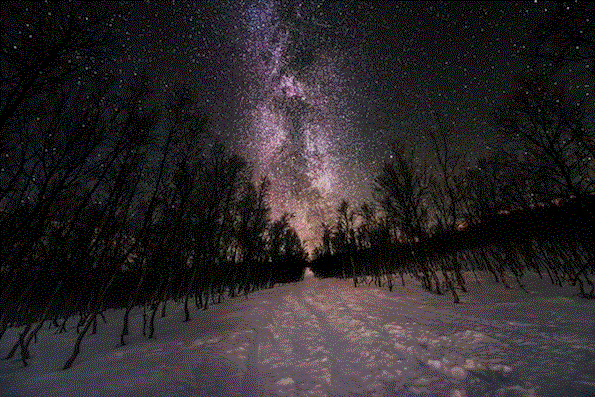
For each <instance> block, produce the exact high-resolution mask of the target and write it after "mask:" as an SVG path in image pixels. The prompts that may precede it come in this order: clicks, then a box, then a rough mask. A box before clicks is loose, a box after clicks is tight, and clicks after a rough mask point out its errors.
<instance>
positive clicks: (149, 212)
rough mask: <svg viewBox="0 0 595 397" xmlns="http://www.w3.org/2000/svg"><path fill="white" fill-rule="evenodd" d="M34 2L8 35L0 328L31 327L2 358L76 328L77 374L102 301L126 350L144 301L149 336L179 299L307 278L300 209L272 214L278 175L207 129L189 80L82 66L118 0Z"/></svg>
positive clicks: (0, 119) (0, 182) (96, 55)
mask: <svg viewBox="0 0 595 397" xmlns="http://www.w3.org/2000/svg"><path fill="white" fill-rule="evenodd" d="M31 7H35V8H36V10H35V11H36V12H35V13H34V14H33V15H35V19H34V20H29V21H27V22H28V23H27V24H26V25H24V26H22V27H26V29H27V30H26V32H25V33H29V34H22V35H21V36H20V37H18V38H15V37H13V36H11V35H9V33H10V31H7V30H4V31H3V32H2V40H3V42H2V55H1V56H2V59H1V62H2V63H1V65H2V69H1V72H2V76H1V80H0V84H1V86H0V90H1V98H2V99H1V101H0V131H1V135H0V139H1V143H0V153H1V155H0V158H1V159H0V163H1V164H0V166H1V173H0V208H1V212H0V247H1V248H0V251H1V252H0V257H1V258H2V262H1V264H0V338H1V337H2V336H3V335H4V333H5V331H6V329H7V328H8V327H11V326H20V325H24V329H23V330H22V332H21V333H20V337H19V339H18V340H16V341H15V343H14V348H13V349H12V350H11V351H10V352H9V353H8V355H7V357H6V358H11V357H13V355H14V354H15V353H16V352H17V351H20V352H21V357H22V360H23V364H24V365H27V359H28V356H29V354H28V346H29V344H30V343H31V341H32V340H33V339H36V335H37V333H38V332H39V330H40V328H41V326H42V324H44V322H45V321H46V320H51V326H53V327H55V328H56V330H57V332H59V333H61V332H77V333H78V337H77V340H76V343H75V345H74V346H73V352H72V355H71V357H70V358H69V359H68V360H67V362H65V363H64V365H63V367H64V368H65V369H66V368H69V367H70V366H71V365H72V363H73V362H74V360H75V358H76V356H77V354H78V352H79V346H80V344H81V341H82V340H83V338H84V337H85V335H87V334H93V333H95V332H97V322H98V321H102V318H104V316H103V314H102V313H103V311H105V310H106V309H109V308H125V311H124V315H123V318H122V327H121V329H122V331H121V336H120V341H119V342H120V344H122V345H124V344H126V336H127V335H128V323H129V319H128V317H129V313H130V311H131V309H132V308H133V307H135V306H139V305H140V306H142V307H143V308H145V309H146V316H145V324H146V331H145V328H143V334H145V333H146V336H147V338H152V337H153V335H154V329H155V317H156V316H157V315H159V316H161V317H163V316H166V314H167V307H166V304H167V302H168V300H170V299H173V300H175V301H176V302H177V301H180V300H182V301H183V304H184V313H185V315H184V318H182V319H181V321H190V320H191V318H192V317H191V314H190V311H191V306H193V307H195V308H196V309H202V310H206V309H207V308H208V307H209V305H210V304H211V302H212V303H217V302H221V300H222V299H226V298H228V297H230V298H233V297H235V296H238V295H244V296H246V295H247V294H249V293H251V292H252V291H254V290H257V289H262V288H270V287H273V286H274V285H275V284H276V283H287V282H292V281H296V280H300V279H301V278H302V273H303V267H304V262H305V259H306V253H305V251H304V249H303V248H302V245H301V242H300V241H299V238H298V236H297V234H296V232H295V230H294V229H293V228H292V227H291V226H290V215H289V214H286V215H284V216H282V217H281V218H280V219H277V220H272V219H271V218H270V214H269V212H270V209H269V206H268V204H267V189H268V187H269V182H268V180H267V179H266V178H263V179H261V180H255V177H254V175H253V172H252V171H251V168H250V166H249V164H248V163H247V162H246V161H245V160H244V159H242V158H241V157H238V156H237V155H233V154H231V153H229V151H228V150H226V149H225V147H224V145H223V144H222V143H220V142H219V143H218V142H217V139H216V137H213V136H209V134H210V132H209V128H208V124H209V119H208V115H206V114H204V112H202V111H201V109H199V108H198V106H196V101H195V99H193V98H194V94H193V92H191V90H190V89H189V88H188V87H185V86H180V88H179V89H176V90H172V91H171V92H167V93H166V92H157V91H156V90H155V89H154V87H152V85H151V82H150V81H148V80H147V79H146V78H144V77H143V76H132V77H131V79H130V80H129V81H126V82H123V83H121V82H118V80H117V78H116V76H115V75H111V74H110V73H109V71H105V72H104V73H99V72H97V71H96V70H95V71H94V72H93V73H87V72H86V71H87V70H88V69H89V68H88V63H89V62H99V60H100V59H101V56H108V53H106V52H105V48H106V46H107V43H109V40H110V31H109V29H108V23H109V21H110V18H112V17H113V15H114V13H115V12H117V9H114V8H115V7H114V5H113V4H107V5H105V6H104V7H100V6H98V5H97V4H90V3H89V4H87V5H81V4H74V5H73V4H69V5H67V4H65V3H60V4H54V3H51V4H43V5H42V4H38V5H31ZM52 12H53V13H54V14H55V15H54V17H47V16H48V15H51V13H52ZM83 15H85V18H83V17H82V16H83ZM73 316H77V317H78V318H79V321H78V324H77V326H76V330H68V329H67V328H66V327H65V324H66V321H67V320H68V319H69V318H71V317H73Z"/></svg>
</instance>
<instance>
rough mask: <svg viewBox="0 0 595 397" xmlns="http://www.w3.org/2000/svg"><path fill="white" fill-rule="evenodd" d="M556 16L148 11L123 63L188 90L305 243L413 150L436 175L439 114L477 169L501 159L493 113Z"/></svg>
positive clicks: (486, 11) (271, 4)
mask: <svg viewBox="0 0 595 397" xmlns="http://www.w3.org/2000/svg"><path fill="white" fill-rule="evenodd" d="M552 7H553V4H551V3H549V2H542V1H539V2H536V3H535V2H473V3H471V2H465V3H455V2H393V1H384V2H381V1H378V2H366V1H356V0H345V1H343V2H327V1H298V0H295V1H294V0H245V1H242V0H205V1H202V2H195V1H176V2H172V3H169V2H168V3H165V2H149V1H147V2H142V3H135V5H134V7H131V11H130V14H129V15H127V16H126V18H124V19H125V20H124V22H123V23H122V25H121V26H118V27H115V30H116V33H117V34H118V37H120V39H121V42H119V43H118V44H117V49H116V51H114V54H115V55H114V62H115V63H116V65H117V69H118V70H121V71H122V72H121V73H123V78H124V79H125V78H126V77H127V76H129V75H130V72H131V71H133V70H136V71H143V70H144V71H149V72H150V73H153V74H154V75H155V77H156V78H157V80H158V81H159V82H160V83H161V84H163V85H164V87H165V89H166V90H167V89H169V87H171V86H175V85H176V84H179V83H180V82H181V83H188V84H191V85H192V86H193V87H195V89H196V93H197V95H196V98H197V101H198V102H199V105H200V106H202V107H203V108H204V110H205V111H206V112H207V113H208V116H209V119H210V126H211V129H212V133H213V134H214V135H217V137H218V139H219V140H220V141H222V142H223V143H224V144H225V145H226V146H227V147H228V148H229V149H230V151H233V152H237V153H239V154H241V155H242V156H244V157H245V158H246V159H247V160H248V161H249V163H250V164H251V165H252V167H253V170H254V174H255V176H254V178H255V181H258V180H260V178H261V177H262V176H267V177H268V178H270V180H271V182H272V183H271V188H270V204H271V208H272V216H273V217H277V216H279V215H281V214H282V213H283V212H284V211H287V212H290V213H295V217H294V219H293V221H292V222H293V223H294V225H295V226H296V227H297V229H298V230H299V233H300V237H302V239H303V240H306V241H307V240H312V243H311V244H310V248H311V247H312V245H316V244H317V241H316V240H317V238H318V237H319V236H320V235H319V229H320V223H321V222H324V221H330V219H329V218H330V217H332V216H333V215H332V214H333V209H334V208H335V207H336V205H337V202H338V200H340V199H343V198H345V199H347V200H349V201H350V203H352V204H353V205H355V204H357V203H360V202H361V201H363V200H367V201H372V200H373V197H372V190H373V187H372V186H373V180H374V177H375V175H377V173H378V171H379V168H380V166H381V164H382V162H383V161H385V160H386V159H388V158H389V153H388V149H389V145H388V143H389V142H390V141H391V140H393V139H395V138H396V139H399V140H400V141H402V142H403V143H405V144H406V145H407V146H409V147H411V148H414V149H415V150H416V152H417V153H418V155H419V156H420V157H424V160H427V161H432V155H433V154H432V152H431V151H430V150H429V148H428V145H427V142H426V141H427V140H426V139H425V137H426V136H427V131H428V128H430V127H431V122H430V121H429V120H430V119H431V117H430V116H429V114H430V112H431V111H435V110H436V111H440V112H442V113H443V114H444V115H445V117H446V118H447V119H448V120H449V121H452V122H453V123H454V124H456V131H455V132H456V134H455V138H456V142H454V143H455V144H457V145H459V146H460V147H461V148H462V149H463V150H465V151H467V153H468V154H469V158H471V159H473V158H477V157H480V156H482V154H485V153H486V152H488V151H489V150H490V147H493V146H494V143H495V142H494V141H495V140H496V139H497V134H496V133H495V131H494V129H493V127H492V118H491V115H490V112H491V111H492V110H493V109H494V106H495V105H497V104H498V103H499V101H501V100H502V98H503V97H505V96H506V95H507V92H509V91H510V90H511V88H513V86H514V84H515V76H516V75H518V73H519V72H520V71H521V70H523V69H524V68H526V67H527V65H528V64H529V63H530V56H529V54H528V52H529V48H530V42H531V34H532V31H533V30H534V28H535V27H536V26H537V25H536V24H537V23H539V21H543V20H544V19H546V18H548V17H549V14H550V13H551V10H552Z"/></svg>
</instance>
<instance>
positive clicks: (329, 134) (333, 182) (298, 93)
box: [245, 1, 351, 241]
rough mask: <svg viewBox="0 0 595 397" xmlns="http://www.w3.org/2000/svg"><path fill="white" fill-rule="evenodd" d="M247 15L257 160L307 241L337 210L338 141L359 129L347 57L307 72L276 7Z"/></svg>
mask: <svg viewBox="0 0 595 397" xmlns="http://www.w3.org/2000/svg"><path fill="white" fill-rule="evenodd" d="M245 15H246V16H247V18H246V28H247V31H248V32H249V34H248V40H246V51H247V54H248V55H249V56H248V57H247V66H248V67H249V68H250V70H251V72H252V82H251V83H252V84H251V90H250V92H251V95H252V96H253V97H252V98H251V101H250V102H251V103H252V104H253V108H252V109H251V111H250V116H249V121H250V122H249V124H248V125H249V131H248V132H249V135H250V140H251V142H250V147H252V148H253V150H252V153H251V154H252V158H253V160H254V162H255V163H256V164H257V170H258V174H259V176H267V177H268V178H269V179H270V180H271V182H272V183H271V192H270V199H271V200H270V201H271V204H272V207H273V216H278V215H279V214H280V213H282V212H289V213H293V214H294V215H295V218H294V225H295V226H296V228H298V229H299V231H300V234H301V236H302V238H304V239H305V240H306V241H307V240H310V239H311V238H314V237H315V236H316V235H317V234H318V231H317V229H318V228H319V227H320V224H321V223H322V222H325V221H327V222H328V219H327V218H328V217H329V216H331V214H332V211H330V209H331V207H332V206H333V204H334V202H335V201H336V197H335V196H336V195H335V192H336V191H337V183H338V177H339V175H338V172H339V167H340V165H341V164H340V161H339V158H338V156H337V150H336V145H337V142H338V141H342V140H343V139H345V138H346V137H348V135H349V133H348V132H349V130H350V129H351V126H350V120H349V119H348V118H346V117H344V114H345V111H346V103H345V101H346V100H347V98H346V96H345V95H344V86H343V81H342V76H341V73H342V72H343V71H342V70H341V69H340V68H338V67H337V65H340V64H341V62H340V60H337V59H336V55H334V54H332V53H325V54H322V55H321V56H319V57H318V58H317V59H315V60H314V61H313V63H312V65H310V67H309V68H308V69H307V70H296V69H295V68H293V67H292V65H291V64H290V62H289V54H290V52H291V46H292V45H293V39H294V38H293V36H292V32H290V31H288V29H286V28H285V27H283V26H281V23H280V20H279V17H278V14H277V8H276V6H275V4H274V3H272V2H270V1H261V2H259V3H257V4H256V5H254V6H252V7H250V8H249V9H248V10H247V11H246V13H245Z"/></svg>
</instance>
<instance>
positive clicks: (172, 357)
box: [0, 275, 595, 397]
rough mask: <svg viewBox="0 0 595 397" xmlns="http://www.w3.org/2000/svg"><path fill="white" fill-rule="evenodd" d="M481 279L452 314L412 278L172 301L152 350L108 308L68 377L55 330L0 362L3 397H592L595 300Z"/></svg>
mask: <svg viewBox="0 0 595 397" xmlns="http://www.w3.org/2000/svg"><path fill="white" fill-rule="evenodd" d="M480 281H481V283H480V284H478V283H477V282H475V280H474V277H473V276H469V277H468V283H469V285H468V287H469V293H468V294H461V298H462V300H463V303H462V304H459V305H454V304H453V303H452V299H451V297H450V296H437V295H433V294H431V293H428V292H426V291H424V290H422V289H421V288H420V287H419V286H417V284H416V283H414V282H413V281H409V282H408V283H407V285H406V286H405V287H400V283H398V284H397V285H396V288H395V289H394V290H393V292H389V291H388V290H386V289H382V290H380V289H377V288H373V287H366V286H363V287H361V288H360V287H358V288H357V289H354V288H353V287H352V284H351V281H348V280H336V279H329V280H318V279H315V278H313V277H311V276H310V277H306V278H305V280H304V281H303V282H300V283H296V284H291V285H285V286H281V287H277V288H275V289H271V290H265V291H260V292H257V293H254V294H252V295H250V296H249V297H248V299H247V300H246V299H244V298H243V297H240V298H236V299H234V300H230V301H226V302H224V303H222V304H220V305H215V306H212V307H211V308H210V309H209V310H208V311H205V312H196V311H195V312H193V314H192V321H190V322H189V323H182V322H181V318H182V313H181V310H180V308H175V307H174V305H173V304H172V305H171V306H170V310H169V313H168V316H167V317H166V318H164V319H161V318H158V319H157V324H156V335H155V339H154V340H152V341H148V340H147V339H145V338H144V337H142V335H140V324H141V323H142V317H141V316H142V315H141V313H140V310H138V309H137V310H136V311H134V312H133V313H132V314H133V315H132V317H131V319H132V327H131V335H130V336H129V338H128V340H129V344H128V345H126V346H124V347H119V346H118V341H119V337H118V335H119V332H118V331H119V327H120V325H121V311H108V312H107V313H106V318H107V324H104V323H103V322H102V321H100V322H99V327H98V328H99V329H98V334H97V335H89V336H88V337H87V338H85V340H84V341H83V345H82V350H81V354H80V355H79V358H78V359H77V360H76V361H75V363H74V366H73V367H72V368H71V369H70V370H67V371H62V370H60V369H59V368H60V367H61V366H62V365H63V363H64V361H65V360H66V358H67V357H68V355H69V354H70V351H71V348H72V344H73V342H74V339H75V338H76V332H75V331H74V330H72V329H71V330H70V331H69V332H68V333H67V334H61V335H55V334H54V330H53V329H52V330H50V331H47V330H46V328H47V327H45V326H44V329H43V331H40V339H39V341H38V343H36V344H33V343H32V346H31V348H30V350H31V360H30V365H29V367H26V368H23V367H22V365H21V362H20V359H19V357H20V356H19V354H20V353H17V355H16V356H17V358H16V359H13V360H8V361H6V360H0V395H1V396H217V397H221V396H447V397H455V396H457V397H460V396H469V397H471V396H595V302H594V301H592V300H591V301H589V300H583V299H581V298H579V297H578V296H576V290H575V289H573V288H570V287H567V288H559V287H555V286H552V285H550V283H549V280H545V279H544V280H539V278H537V277H535V276H527V277H526V279H525V282H526V285H527V291H528V293H526V292H524V291H522V290H520V289H518V288H515V289H512V290H506V289H504V288H503V287H502V286H501V285H496V284H494V283H493V281H492V280H491V278H490V277H488V276H487V275H484V276H483V277H482V278H480ZM70 325H71V326H72V325H75V320H74V319H71V322H70ZM16 332H17V330H15V329H11V330H9V331H7V334H6V335H5V336H4V338H3V339H2V342H1V343H0V355H2V356H4V355H6V353H7V351H8V350H9V348H10V346H11V345H12V343H13V342H14V338H15V335H16Z"/></svg>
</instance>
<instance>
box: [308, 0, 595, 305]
mask: <svg viewBox="0 0 595 397" xmlns="http://www.w3.org/2000/svg"><path fill="white" fill-rule="evenodd" d="M592 11H593V7H592V6H591V5H588V4H581V3H575V4H566V3H563V4H562V3H561V4H559V5H558V6H556V8H555V12H554V13H552V17H551V20H549V21H546V22H544V23H543V24H542V25H540V26H539V27H538V28H537V29H536V32H535V33H534V34H533V35H532V36H531V38H532V40H533V41H532V42H531V43H529V44H530V45H528V46H527V48H531V53H530V54H527V55H528V56H527V60H528V64H527V70H526V71H525V72H523V73H522V74H521V75H520V76H519V78H518V84H517V88H516V89H515V90H513V91H512V92H510V93H509V94H508V95H507V96H505V97H504V98H502V100H501V101H500V103H499V105H498V106H496V107H495V108H494V110H493V120H494V124H493V127H494V129H495V130H496V132H497V133H498V136H499V137H500V143H499V144H497V145H495V149H492V150H490V152H489V153H488V154H487V155H486V156H483V157H480V158H471V156H469V155H468V153H465V152H463V151H462V150H461V148H460V147H459V146H458V145H457V142H458V141H459V139H458V130H457V127H456V124H455V123H453V122H452V120H449V119H448V117H446V116H444V115H442V114H441V113H440V112H434V113H433V114H432V120H431V123H430V124H431V127H429V128H428V129H427V131H425V134H424V135H425V136H426V138H427V139H426V141H427V148H425V150H423V151H422V150H420V149H419V148H417V150H414V148H411V147H408V145H407V144H406V143H405V142H394V143H393V146H392V152H391V159H390V160H389V161H387V162H386V163H385V164H384V165H383V167H382V169H381V170H380V172H379V173H378V175H377V177H376V179H375V181H374V190H375V194H376V196H375V203H373V204H364V205H362V206H361V207H359V208H351V207H350V206H349V204H348V203H347V202H346V201H344V202H342V203H341V204H340V205H339V206H338V208H337V218H336V219H337V220H336V222H335V224H333V225H323V227H324V230H325V233H324V237H323V242H322V245H321V247H320V248H319V249H318V250H317V253H316V254H317V259H316V260H315V261H314V262H313V263H312V265H311V267H312V270H313V271H314V272H315V274H317V275H319V276H322V277H327V276H333V277H337V276H340V277H353V282H354V285H355V286H357V285H358V283H361V282H368V283H371V282H372V281H374V282H376V284H377V285H387V286H388V288H390V289H392V288H393V286H394V283H395V281H394V278H395V277H397V278H398V277H399V276H400V279H401V282H404V279H405V278H404V275H406V274H408V275H411V276H413V277H415V278H417V279H418V280H420V281H421V283H422V285H423V286H424V287H425V288H427V289H428V290H432V291H435V292H436V293H445V292H447V291H450V292H451V293H452V295H453V299H454V301H455V302H459V301H460V297H459V293H460V291H463V292H464V291H466V286H465V272H468V271H475V270H485V271H489V272H491V273H492V274H493V276H494V278H495V280H496V281H498V282H501V283H502V284H503V285H504V286H506V287H510V286H511V283H510V281H509V279H514V280H515V281H516V282H517V283H518V284H519V285H521V286H522V276H523V274H524V273H525V272H526V271H528V270H531V271H535V272H537V273H539V274H547V276H548V277H549V278H550V280H551V281H552V282H553V283H555V284H558V285H563V284H564V283H570V284H572V285H576V284H578V285H579V287H580V291H581V293H582V295H583V296H585V297H590V298H593V297H595V290H594V284H593V278H594V272H595V251H594V250H593V244H592V241H594V240H593V237H594V233H593V224H594V210H595V208H594V205H595V203H594V198H593V192H594V184H595V130H594V126H593V124H592V116H593V110H594V109H593V102H592V99H591V98H592V95H590V94H591V93H592V89H590V87H592V84H593V81H592V80H593V76H594V75H593V73H592V72H593V70H594V69H593V66H595V46H594V45H593V40H592V39H593V32H595V25H594V22H593V20H592V18H591V17H590V16H591V15H592ZM571 69H574V70H579V71H585V72H584V73H576V72H573V73H569V71H570V70H571ZM577 81H578V82H580V84H577ZM428 152H429V153H430V155H429V156H428V155H427V154H428ZM420 159H427V160H426V161H423V160H420Z"/></svg>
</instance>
